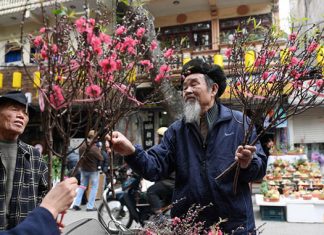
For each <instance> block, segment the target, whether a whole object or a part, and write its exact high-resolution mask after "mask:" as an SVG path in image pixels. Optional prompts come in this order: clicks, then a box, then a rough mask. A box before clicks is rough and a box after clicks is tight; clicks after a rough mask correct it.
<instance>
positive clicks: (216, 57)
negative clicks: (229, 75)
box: [214, 54, 224, 68]
mask: <svg viewBox="0 0 324 235" xmlns="http://www.w3.org/2000/svg"><path fill="white" fill-rule="evenodd" d="M214 64H217V65H219V66H220V67H222V68H224V61H223V55H221V54H216V55H214Z"/></svg>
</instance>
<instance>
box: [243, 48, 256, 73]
mask: <svg viewBox="0 0 324 235" xmlns="http://www.w3.org/2000/svg"><path fill="white" fill-rule="evenodd" d="M254 62H255V52H254V51H252V50H250V51H247V52H246V53H245V55H244V65H245V70H246V71H248V72H252V70H253V65H254Z"/></svg>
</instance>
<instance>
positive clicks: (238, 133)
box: [106, 59, 267, 234]
mask: <svg viewBox="0 0 324 235" xmlns="http://www.w3.org/2000/svg"><path fill="white" fill-rule="evenodd" d="M182 78H183V93H182V94H183V99H184V117H183V118H182V119H181V120H177V121H175V122H174V123H173V124H172V125H170V127H169V128H168V130H167V131H166V133H165V134H164V137H163V139H162V141H161V143H160V144H159V145H156V146H153V147H152V148H150V149H149V150H147V151H144V150H143V148H142V147H141V146H140V145H133V144H132V143H131V142H130V141H129V140H128V139H127V138H126V137H125V136H124V135H122V134H121V133H120V132H117V131H115V132H113V133H112V135H111V136H107V137H106V138H107V139H108V140H109V141H111V144H112V145H111V147H112V149H113V150H114V151H116V152H118V153H119V154H121V155H122V156H125V160H126V162H127V163H128V165H129V166H130V167H131V168H132V169H133V170H134V171H135V172H137V173H138V174H140V175H142V176H143V177H144V178H146V179H148V180H151V181H157V180H160V179H161V178H164V177H167V176H168V175H169V174H170V173H171V172H173V171H175V172H176V179H175V189H174V193H173V199H172V200H173V201H177V203H175V204H174V205H173V207H172V210H171V216H172V217H175V216H176V217H181V216H183V215H185V214H186V212H187V211H188V209H189V208H190V207H191V206H192V205H193V204H199V205H200V206H206V208H205V209H203V210H202V211H201V212H200V213H199V216H198V221H201V222H203V223H204V226H205V228H206V230H208V228H209V226H211V225H213V224H215V223H217V222H218V221H219V218H222V219H227V220H228V221H227V222H226V223H222V224H221V228H222V230H223V232H225V233H230V234H232V231H235V232H234V234H255V222H254V215H253V206H252V199H251V192H250V188H249V182H251V181H254V180H259V179H262V178H263V176H264V175H265V173H266V164H267V158H266V156H265V154H264V152H263V151H262V148H261V145H260V144H259V143H258V144H257V145H256V146H250V145H245V146H241V143H242V142H243V138H244V127H243V125H242V124H241V123H242V120H243V114H242V113H241V112H238V111H234V110H231V109H229V108H227V107H225V106H224V105H222V104H221V103H220V100H219V97H220V96H221V95H222V94H223V92H224V90H225V88H226V77H225V74H224V72H223V70H222V69H221V68H220V67H219V66H217V65H210V64H207V63H205V62H204V61H203V60H201V59H193V60H191V61H189V62H188V63H187V64H185V65H184V66H183V69H182ZM255 134H256V133H254V135H255ZM252 139H253V136H252ZM110 151H111V149H110ZM236 160H237V161H238V163H239V165H240V172H239V179H238V186H237V193H236V194H235V193H234V192H233V180H234V174H235V172H234V171H233V172H230V173H228V174H227V175H226V176H225V177H223V178H222V179H221V180H215V177H217V176H218V175H220V174H221V173H222V172H223V171H224V170H225V169H226V168H227V167H228V166H229V165H231V163H233V162H234V161H236ZM238 228H240V229H238Z"/></svg>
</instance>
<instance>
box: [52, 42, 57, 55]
mask: <svg viewBox="0 0 324 235" xmlns="http://www.w3.org/2000/svg"><path fill="white" fill-rule="evenodd" d="M51 49H52V52H53V53H54V54H56V53H57V52H58V47H57V45H56V44H52V46H51Z"/></svg>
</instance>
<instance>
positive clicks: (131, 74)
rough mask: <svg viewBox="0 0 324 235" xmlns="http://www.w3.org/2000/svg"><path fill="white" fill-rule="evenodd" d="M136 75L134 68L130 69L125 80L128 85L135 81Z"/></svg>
mask: <svg viewBox="0 0 324 235" xmlns="http://www.w3.org/2000/svg"><path fill="white" fill-rule="evenodd" d="M136 73H137V71H136V68H135V67H134V68H132V70H131V71H130V72H129V75H128V78H127V79H128V82H129V83H133V82H135V81H136Z"/></svg>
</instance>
